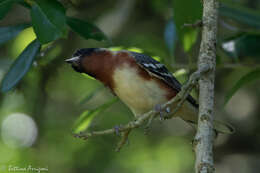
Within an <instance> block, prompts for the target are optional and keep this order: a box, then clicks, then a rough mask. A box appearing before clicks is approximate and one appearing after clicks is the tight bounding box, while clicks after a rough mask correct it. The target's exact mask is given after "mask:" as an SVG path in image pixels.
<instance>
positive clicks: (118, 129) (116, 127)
mask: <svg viewBox="0 0 260 173" xmlns="http://www.w3.org/2000/svg"><path fill="white" fill-rule="evenodd" d="M121 126H122V125H121V124H120V125H115V126H114V129H115V134H116V135H117V136H120V128H121Z"/></svg>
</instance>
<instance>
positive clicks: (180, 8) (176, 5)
mask: <svg viewBox="0 0 260 173" xmlns="http://www.w3.org/2000/svg"><path fill="white" fill-rule="evenodd" d="M173 14H174V15H173V18H174V21H175V23H176V26H177V31H178V37H179V39H180V40H181V41H183V40H184V36H185V34H188V33H190V32H192V30H194V28H191V27H184V24H185V23H189V24H192V23H195V22H196V21H198V20H201V18H202V4H201V2H200V1H199V0H198V1H196V0H173Z"/></svg>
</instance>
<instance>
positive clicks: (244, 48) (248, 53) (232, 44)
mask: <svg viewBox="0 0 260 173" xmlns="http://www.w3.org/2000/svg"><path fill="white" fill-rule="evenodd" d="M259 43H260V34H254V33H252V34H251V33H243V34H239V35H237V36H234V37H231V38H228V39H226V40H225V41H223V42H222V43H221V46H222V48H223V50H224V51H225V52H226V53H227V54H228V55H229V56H231V57H232V58H241V57H257V58H259V56H260V44H259Z"/></svg>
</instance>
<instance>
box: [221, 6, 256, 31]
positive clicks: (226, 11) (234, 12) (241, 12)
mask: <svg viewBox="0 0 260 173" xmlns="http://www.w3.org/2000/svg"><path fill="white" fill-rule="evenodd" d="M219 14H220V15H221V16H225V17H228V18H231V19H233V20H236V21H238V22H240V23H244V24H247V25H250V26H251V27H255V28H260V12H259V11H253V10H251V9H249V8H245V7H241V6H239V5H236V4H234V3H233V4H227V3H221V5H220V7H219Z"/></svg>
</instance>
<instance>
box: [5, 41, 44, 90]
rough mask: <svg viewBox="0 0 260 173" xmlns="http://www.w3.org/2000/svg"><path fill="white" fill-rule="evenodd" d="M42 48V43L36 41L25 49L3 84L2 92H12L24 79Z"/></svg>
mask: <svg viewBox="0 0 260 173" xmlns="http://www.w3.org/2000/svg"><path fill="white" fill-rule="evenodd" d="M40 47H41V44H40V42H39V41H38V40H34V41H33V42H31V43H30V44H29V45H28V46H27V47H26V48H25V49H24V51H23V52H22V53H21V54H20V55H19V57H18V58H17V59H16V60H15V62H14V63H13V64H12V66H11V67H10V69H9V71H8V72H7V73H6V75H5V77H4V79H3V81H2V83H1V91H2V92H7V91H9V90H11V89H12V88H13V87H14V86H15V85H16V84H17V83H18V82H19V81H20V80H21V79H22V78H23V77H24V75H25V74H26V73H27V72H28V70H29V69H30V67H31V65H32V63H33V60H34V59H35V57H36V55H37V53H38V52H39V50H40Z"/></svg>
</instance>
